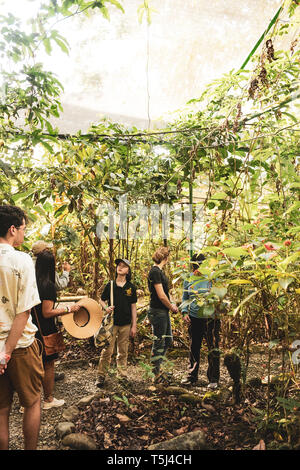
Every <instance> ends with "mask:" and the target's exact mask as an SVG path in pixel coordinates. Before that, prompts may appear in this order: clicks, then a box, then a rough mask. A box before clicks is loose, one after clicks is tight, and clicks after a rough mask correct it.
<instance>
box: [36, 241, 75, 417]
mask: <svg viewBox="0 0 300 470" xmlns="http://www.w3.org/2000/svg"><path fill="white" fill-rule="evenodd" d="M35 272H36V281H37V286H38V291H39V296H40V299H41V303H40V304H39V305H37V306H36V307H35V308H34V310H35V312H36V315H37V317H38V323H39V324H38V323H37V319H36V315H35V313H34V312H32V320H33V322H34V323H35V324H36V326H37V328H38V331H37V332H36V338H37V339H39V340H40V341H41V342H43V341H42V337H41V333H42V335H43V336H48V335H50V334H52V333H56V332H57V327H56V323H55V317H57V316H59V315H66V314H68V313H70V312H77V311H78V310H79V309H80V306H79V305H77V304H74V305H72V306H71V307H69V306H68V307H66V308H65V307H60V308H54V304H55V302H56V300H57V291H56V287H55V258H54V255H53V253H52V251H49V250H44V251H42V252H41V253H39V254H38V255H37V258H36V264H35ZM39 326H40V328H41V330H42V331H41V333H40V329H39ZM57 358H58V354H52V355H51V356H46V355H45V354H43V364H44V370H45V374H44V379H43V390H44V406H43V409H44V410H48V409H50V408H53V407H58V406H62V405H63V404H64V403H65V402H64V400H57V399H56V398H54V396H53V390H54V378H55V373H54V365H55V360H56V359H57Z"/></svg>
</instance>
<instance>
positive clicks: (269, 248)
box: [264, 243, 275, 251]
mask: <svg viewBox="0 0 300 470" xmlns="http://www.w3.org/2000/svg"><path fill="white" fill-rule="evenodd" d="M264 247H265V249H266V250H268V251H273V250H275V248H274V246H273V245H272V243H265V244H264Z"/></svg>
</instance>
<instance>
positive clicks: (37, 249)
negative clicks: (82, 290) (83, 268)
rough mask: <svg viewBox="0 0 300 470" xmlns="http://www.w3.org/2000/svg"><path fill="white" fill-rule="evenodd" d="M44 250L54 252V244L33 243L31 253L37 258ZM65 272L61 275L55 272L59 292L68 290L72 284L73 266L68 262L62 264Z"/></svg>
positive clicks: (38, 241)
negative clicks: (71, 272) (70, 283)
mask: <svg viewBox="0 0 300 470" xmlns="http://www.w3.org/2000/svg"><path fill="white" fill-rule="evenodd" d="M44 250H50V251H53V244H52V243H47V242H45V241H44V240H37V241H36V242H34V243H33V245H32V247H31V251H32V253H33V255H34V257H36V256H37V255H38V254H39V253H41V252H42V251H44ZM62 268H63V272H62V274H61V275H59V274H58V272H55V286H56V288H57V290H63V289H66V287H67V286H68V284H69V282H70V271H71V266H70V264H69V263H67V262H66V261H65V262H64V263H63V264H62Z"/></svg>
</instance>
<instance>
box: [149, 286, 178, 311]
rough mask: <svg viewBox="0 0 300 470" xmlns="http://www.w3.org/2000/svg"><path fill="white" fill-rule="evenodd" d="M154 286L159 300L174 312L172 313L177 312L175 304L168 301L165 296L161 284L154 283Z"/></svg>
mask: <svg viewBox="0 0 300 470" xmlns="http://www.w3.org/2000/svg"><path fill="white" fill-rule="evenodd" d="M154 287H155V290H156V293H157V296H158V298H159V300H160V301H161V302H162V303H163V304H164V305H165V306H166V307H167V308H168V309H169V310H172V312H174V313H176V312H178V308H177V307H176V305H173V304H171V302H170V301H169V299H168V297H167V296H166V294H165V291H164V289H163V286H162V284H154Z"/></svg>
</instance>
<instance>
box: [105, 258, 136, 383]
mask: <svg viewBox="0 0 300 470" xmlns="http://www.w3.org/2000/svg"><path fill="white" fill-rule="evenodd" d="M115 264H116V279H115V281H113V292H112V294H113V305H112V299H111V283H110V282H109V283H107V284H106V286H105V288H104V290H103V292H102V295H101V300H100V304H101V306H102V307H103V309H104V310H105V311H106V313H111V314H112V315H113V333H112V337H111V340H110V344H109V346H108V347H107V348H105V349H103V350H102V352H101V355H100V360H99V366H98V378H97V380H96V385H97V387H99V388H100V387H102V386H103V385H104V383H105V376H106V374H107V372H108V369H109V366H110V362H111V357H112V355H113V352H114V348H115V344H116V343H117V371H118V375H119V377H121V378H126V376H127V357H128V346H129V338H130V336H131V337H134V336H135V334H136V302H137V295H136V287H135V285H134V284H132V282H131V269H130V261H128V260H127V259H121V258H118V259H116V261H115ZM106 302H107V303H108V304H109V306H107V304H106Z"/></svg>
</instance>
